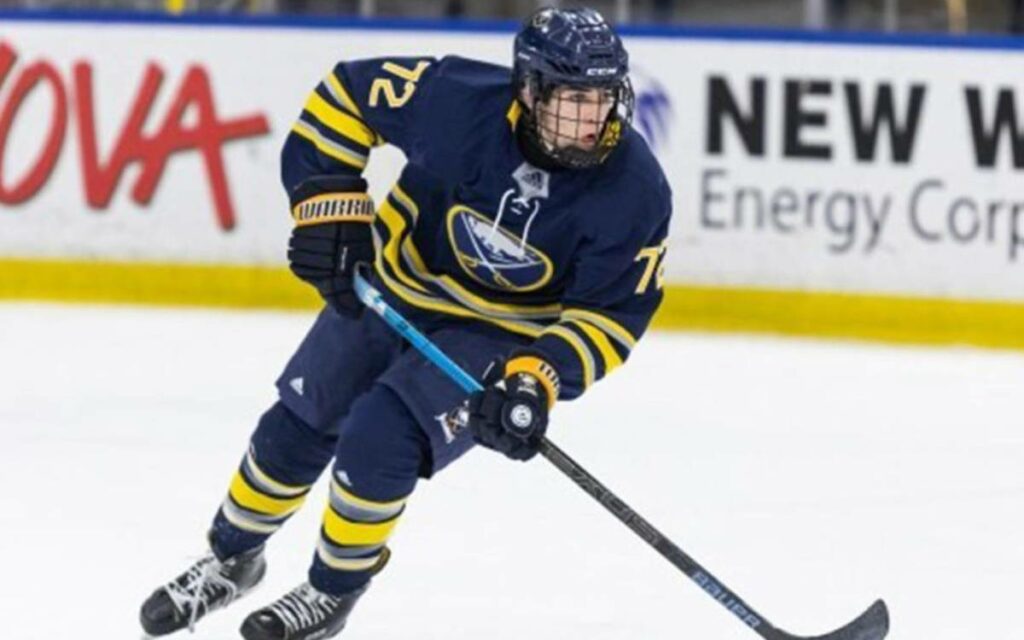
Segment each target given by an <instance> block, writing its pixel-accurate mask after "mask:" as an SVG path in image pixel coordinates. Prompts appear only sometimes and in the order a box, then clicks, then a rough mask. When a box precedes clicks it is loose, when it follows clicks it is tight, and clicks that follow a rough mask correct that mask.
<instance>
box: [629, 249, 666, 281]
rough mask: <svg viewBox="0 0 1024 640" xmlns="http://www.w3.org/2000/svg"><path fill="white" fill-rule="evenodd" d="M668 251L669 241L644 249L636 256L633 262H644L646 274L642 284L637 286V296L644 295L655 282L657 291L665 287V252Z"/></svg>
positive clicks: (642, 278)
mask: <svg viewBox="0 0 1024 640" xmlns="http://www.w3.org/2000/svg"><path fill="white" fill-rule="evenodd" d="M667 249H668V241H667V240H666V241H665V242H662V243H661V244H659V245H655V246H653V247H644V248H643V249H641V250H640V253H638V254H636V258H634V259H633V262H643V263H645V264H644V272H643V275H641V276H640V282H639V283H637V285H636V294H637V295H643V294H645V293H647V289H649V288H650V286H651V280H652V279H653V280H654V287H655V289H661V288H662V287H664V286H665V252H666V250H667Z"/></svg>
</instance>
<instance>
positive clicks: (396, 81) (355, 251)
mask: <svg viewBox="0 0 1024 640" xmlns="http://www.w3.org/2000/svg"><path fill="white" fill-rule="evenodd" d="M632 107H633V93H632V89H631V87H630V84H629V80H628V77H627V55H626V51H625V50H624V48H623V46H622V43H621V41H620V39H619V38H618V36H617V35H616V34H615V33H614V32H613V31H612V29H611V28H610V27H609V26H608V24H607V23H606V22H605V21H604V19H603V18H602V17H601V16H600V15H599V14H598V13H596V12H595V11H592V10H589V9H573V10H560V9H543V10H540V11H538V12H537V13H535V14H534V15H533V16H531V17H530V18H529V20H528V21H527V22H526V23H525V24H524V26H523V28H522V29H521V31H520V32H519V33H518V34H517V36H516V39H515V47H514V64H513V69H512V70H511V71H510V70H509V69H508V68H506V67H501V66H495V65H491V64H484V63H481V62H476V61H472V60H467V59H464V58H458V57H445V58H442V59H433V58H390V59H377V60H363V61H355V62H343V63H340V64H338V65H337V66H335V67H334V68H333V69H332V70H331V71H330V72H329V73H328V74H327V76H326V77H325V78H324V80H323V81H322V82H321V83H320V84H318V85H317V87H316V88H315V89H314V91H313V92H312V93H311V94H310V95H309V98H308V100H307V101H306V104H305V106H304V109H303V111H302V113H301V115H300V116H299V118H298V121H297V122H296V123H295V125H294V126H293V128H292V130H291V133H290V135H289V136H288V139H287V141H286V143H285V146H284V150H283V153H282V167H281V173H282V177H283V181H284V186H285V188H286V189H287V192H288V195H289V197H290V200H291V205H292V216H293V218H294V221H295V227H294V230H293V232H292V235H291V239H290V243H289V251H288V259H289V261H290V266H291V269H292V271H293V272H294V273H295V275H297V276H298V277H299V278H301V279H303V280H305V281H306V282H308V283H310V284H311V285H313V286H314V287H316V289H317V290H318V291H319V292H320V294H321V295H322V296H323V298H324V299H325V301H326V302H327V305H326V306H325V308H324V310H323V311H322V312H321V313H320V315H319V317H318V318H317V320H316V322H315V324H314V325H313V327H312V329H311V330H310V332H309V334H308V335H307V336H306V338H305V340H304V341H303V342H302V344H301V345H300V347H299V349H298V351H297V352H296V353H295V355H294V356H293V357H292V359H291V361H290V362H289V363H288V365H287V366H286V368H285V371H284V373H283V374H282V376H281V377H280V379H279V380H278V389H279V392H280V400H279V401H278V402H277V403H276V404H274V405H273V406H272V407H271V408H270V409H269V410H268V411H267V412H266V413H265V414H264V415H263V416H262V417H261V419H260V421H259V423H258V425H257V427H256V430H255V432H254V433H253V435H252V438H251V440H250V442H249V447H248V451H247V452H246V453H245V456H244V457H243V458H242V461H241V464H240V466H239V468H238V470H237V472H236V473H235V475H234V478H233V480H232V481H231V484H230V488H229V491H228V495H227V496H226V497H225V499H224V502H223V503H222V505H221V507H220V509H219V510H218V512H217V514H216V516H215V518H214V521H213V525H212V527H211V529H210V531H209V533H208V540H209V544H210V547H211V549H210V552H209V553H208V554H207V555H206V556H205V557H203V558H202V559H201V560H199V561H198V562H197V563H196V564H194V565H193V566H192V567H190V568H189V569H188V570H187V571H186V572H185V573H183V574H181V575H180V576H178V577H177V578H175V579H174V580H172V581H171V582H169V583H168V584H166V585H165V586H163V587H161V588H159V589H157V590H156V591H155V592H154V593H153V595H152V596H150V598H149V599H148V600H146V602H145V603H144V604H143V605H142V611H141V620H142V625H143V627H144V628H145V630H146V631H147V632H148V633H150V634H152V635H161V634H166V633H170V632H172V631H175V630H177V629H181V628H183V627H186V626H188V627H191V626H192V625H194V624H195V623H196V621H198V620H199V619H200V618H202V617H203V616H204V615H206V614H207V613H209V612H210V611H212V610H214V609H218V608H221V607H224V606H226V605H227V604H229V603H230V602H232V601H233V600H235V599H236V598H238V597H239V596H241V595H243V594H244V593H246V592H247V591H248V590H249V589H251V588H252V587H253V586H254V585H255V584H256V583H258V582H259V581H260V580H261V578H262V577H263V574H264V571H265V562H264V558H263V554H262V551H263V545H264V543H265V542H266V540H267V539H268V538H269V537H270V536H271V535H272V534H273V533H274V532H275V531H277V529H278V528H280V527H281V525H282V524H284V522H285V521H286V520H287V519H288V517H289V516H291V515H292V514H293V513H295V511H296V510H297V509H298V508H299V507H300V506H301V505H302V502H303V500H304V498H305V496H306V494H307V492H308V491H309V489H310V487H311V485H312V484H313V483H314V482H315V481H316V479H317V477H318V476H319V475H320V474H321V472H322V471H323V470H324V469H325V468H326V467H327V466H328V465H329V464H331V461H332V459H333V464H332V465H331V472H330V474H331V475H330V478H331V482H330V499H329V504H328V505H327V508H326V511H325V512H324V517H323V525H322V528H321V534H320V540H319V544H318V545H317V548H316V551H315V553H314V556H313V561H312V567H311V568H310V571H309V575H308V581H306V582H304V583H302V584H300V585H299V586H298V587H296V588H295V589H293V590H292V591H291V592H289V593H287V594H285V595H284V596H282V597H281V598H279V599H278V600H276V601H274V602H272V603H270V604H269V605H267V606H266V607H264V608H261V609H259V610H257V611H255V612H254V613H252V614H251V615H249V616H248V617H247V618H246V619H245V621H244V622H243V624H242V629H241V633H242V635H243V636H244V637H245V638H246V639H247V640H286V639H287V640H300V639H301V640H311V639H313V638H327V637H330V636H333V635H335V634H336V633H338V632H339V631H340V630H341V629H342V627H343V626H344V625H345V621H346V619H347V617H348V615H349V612H350V611H351V610H352V607H353V606H354V605H355V603H356V601H357V600H358V599H359V598H360V597H361V596H362V595H363V593H364V592H365V591H366V590H367V588H368V586H369V584H370V579H371V577H372V576H373V575H375V574H377V573H378V572H380V571H381V569H382V568H383V567H384V565H385V564H386V563H387V561H388V558H389V555H390V551H389V549H388V547H387V546H386V545H387V541H388V538H389V536H390V535H391V533H392V530H393V529H394V527H395V524H396V523H397V521H398V520H399V518H400V516H401V515H402V511H403V509H404V508H405V505H406V502H407V501H408V500H409V497H410V495H411V494H412V492H413V489H414V487H415V486H416V483H417V480H418V479H419V478H429V477H430V476H432V475H433V474H435V473H437V472H439V471H441V470H442V469H443V468H444V467H445V466H446V465H448V464H449V463H451V462H452V461H454V460H455V459H457V458H458V457H459V456H461V455H462V454H464V453H465V452H466V451H467V450H468V449H470V448H471V447H472V446H473V444H474V443H479V444H482V445H484V446H486V447H489V448H491V449H495V450H497V451H500V452H501V453H503V454H505V455H506V456H508V457H509V458H512V459H516V460H527V459H529V458H530V457H531V456H533V455H534V454H535V453H536V449H537V445H538V443H539V441H540V439H541V438H542V436H543V435H544V433H545V429H546V427H547V421H548V412H549V410H550V409H551V407H552V406H553V405H554V404H555V402H556V401H557V400H569V399H572V398H575V397H577V396H579V395H580V394H581V393H583V392H584V391H585V390H586V389H588V388H589V387H590V386H591V385H592V384H593V383H594V382H595V381H596V380H598V379H600V378H602V377H603V376H605V375H607V374H608V373H609V372H611V371H612V370H613V369H615V368H616V367H618V366H619V365H621V364H622V363H623V362H624V361H625V359H626V357H627V356H628V355H629V352H630V350H631V349H632V348H633V346H634V345H635V344H636V341H637V340H638V339H639V338H640V336H641V335H642V334H643V333H644V331H645V329H646V327H647V324H648V322H649V320H650V318H651V316H652V315H653V313H654V311H655V309H656V308H657V307H658V304H659V302H660V300H661V295H662V294H661V291H660V289H661V270H660V266H661V264H660V263H661V260H662V258H663V255H664V252H665V237H666V233H667V229H668V223H669V216H670V210H671V196H670V192H669V187H668V185H667V184H666V181H665V178H664V175H663V173H662V171H661V168H660V167H659V166H658V163H657V161H656V160H655V159H654V157H653V155H652V154H651V152H650V151H649V150H648V147H647V145H646V144H645V142H644V140H643V139H642V138H641V137H640V136H639V135H638V134H636V133H635V131H634V130H633V129H632V128H631V126H630V120H631V115H632ZM384 143H390V144H393V145H396V146H398V147H399V148H400V149H401V150H402V151H403V152H404V153H405V155H406V157H407V160H408V161H407V164H406V165H405V167H404V169H403V170H402V173H401V176H400V177H399V179H398V181H397V183H396V184H395V185H394V187H393V188H392V190H391V192H390V193H389V194H388V196H387V197H386V198H385V199H384V201H383V202H382V203H380V206H379V207H377V208H376V209H375V208H374V206H373V204H372V203H371V201H370V198H369V196H368V195H367V193H366V182H365V181H364V180H363V179H362V178H361V177H360V174H361V172H362V170H363V168H364V167H365V165H366V162H367V155H368V153H369V150H370V149H371V148H372V147H375V146H378V145H381V144H384ZM361 262H365V263H370V264H372V265H373V267H374V269H373V278H374V282H375V285H376V286H377V287H378V288H379V289H381V290H382V291H383V292H384V294H385V295H386V296H387V297H388V299H389V302H390V303H392V304H393V305H395V306H396V307H397V308H398V309H399V310H400V311H401V312H402V313H403V314H405V315H406V316H407V317H409V318H410V319H411V321H412V322H414V323H415V324H416V325H417V326H418V327H419V328H420V330H422V331H423V332H424V333H427V334H428V335H429V336H430V338H431V339H432V340H433V341H434V342H435V343H436V344H437V345H438V346H440V347H441V348H442V349H443V350H445V351H446V352H447V353H448V355H450V356H451V357H452V358H453V359H455V360H456V361H457V362H458V363H459V364H460V365H461V366H462V367H464V368H465V369H466V370H467V371H469V372H471V373H473V374H474V375H477V376H480V377H482V378H483V379H484V385H485V390H484V391H482V392H478V393H476V394H473V395H472V396H471V397H470V398H469V399H468V400H467V398H466V397H465V395H464V393H463V392H461V391H460V389H459V388H458V386H456V384H455V383H453V382H451V381H450V380H448V378H447V377H446V376H445V374H444V373H442V372H441V371H440V370H438V369H436V368H435V367H433V366H431V365H429V364H428V363H427V362H426V361H425V360H424V359H423V358H422V357H421V356H420V355H419V354H418V353H417V352H415V351H414V350H411V349H409V348H407V347H406V345H405V344H403V342H402V340H401V339H400V338H399V337H398V336H397V335H396V334H394V333H393V332H392V331H391V330H390V329H389V328H388V327H387V326H386V325H385V324H384V323H383V322H382V321H381V320H380V319H379V318H377V316H376V315H374V314H372V313H363V312H362V311H363V310H362V308H361V305H360V302H359V301H358V299H357V298H356V296H355V294H354V291H353V281H352V277H353V268H354V266H355V265H356V264H358V263H361ZM460 407H464V408H467V409H468V412H466V411H463V412H462V413H463V415H467V414H468V428H466V429H462V430H455V429H453V428H452V420H450V419H449V415H450V413H451V411H452V410H453V409H457V408H460ZM526 409H528V411H527V410H526Z"/></svg>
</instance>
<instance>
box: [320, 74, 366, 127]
mask: <svg viewBox="0 0 1024 640" xmlns="http://www.w3.org/2000/svg"><path fill="white" fill-rule="evenodd" d="M327 84H328V85H329V86H330V88H331V89H332V90H333V91H332V93H333V94H334V95H336V96H338V99H339V100H341V106H343V107H345V108H346V109H348V110H349V111H351V112H352V113H353V114H355V116H356V117H357V118H359V119H360V120H363V119H364V118H363V112H362V111H360V110H359V105H357V104H356V101H355V100H353V99H352V96H350V95H349V94H348V91H346V90H345V85H343V84H342V83H341V80H338V76H336V75H334V72H333V71H331V72H330V73H328V74H327Z"/></svg>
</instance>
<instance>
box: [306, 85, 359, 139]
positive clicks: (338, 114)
mask: <svg viewBox="0 0 1024 640" xmlns="http://www.w3.org/2000/svg"><path fill="white" fill-rule="evenodd" d="M303 108H304V109H305V110H306V111H308V112H310V113H312V114H313V115H314V116H316V119H317V120H319V121H320V122H321V123H323V124H324V125H326V126H327V127H330V129H331V130H332V131H334V132H335V133H338V134H341V135H343V136H345V137H346V138H348V139H349V140H352V141H353V142H356V143H358V144H361V145H363V146H364V147H372V146H374V144H375V143H376V142H377V136H376V135H375V134H374V133H373V131H371V130H370V128H369V127H367V126H366V125H365V124H364V123H363V121H362V120H359V119H358V118H355V117H353V116H350V115H348V114H347V113H345V112H344V111H342V110H341V109H336V108H335V107H333V106H331V104H330V103H328V102H327V101H326V100H324V99H323V98H321V97H320V94H319V93H317V92H316V91H314V92H312V93H310V94H309V99H308V100H306V104H305V106H304V107H303Z"/></svg>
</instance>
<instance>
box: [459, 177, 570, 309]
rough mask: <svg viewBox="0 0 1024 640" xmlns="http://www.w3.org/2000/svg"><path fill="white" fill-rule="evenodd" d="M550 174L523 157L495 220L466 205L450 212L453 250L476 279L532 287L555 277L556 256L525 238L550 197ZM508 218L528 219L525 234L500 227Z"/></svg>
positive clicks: (494, 284)
mask: <svg viewBox="0 0 1024 640" xmlns="http://www.w3.org/2000/svg"><path fill="white" fill-rule="evenodd" d="M549 178H550V176H549V175H548V173H547V172H546V171H544V170H542V169H538V168H536V167H533V166H531V165H529V164H528V163H525V162H524V163H523V164H521V165H520V166H519V168H518V169H516V170H515V171H514V172H513V173H512V179H513V180H515V183H516V187H514V188H512V189H509V190H508V191H506V192H505V193H504V194H503V195H502V196H501V201H500V202H499V203H498V213H497V217H496V219H494V220H492V219H490V218H488V217H487V216H485V215H484V214H482V213H480V212H479V211H475V210H473V209H471V208H469V207H467V206H465V205H455V206H454V207H452V208H451V209H450V210H449V211H448V239H449V240H450V241H451V244H452V251H454V252H455V256H456V258H458V261H459V264H460V265H461V266H462V268H463V270H465V271H466V273H468V274H469V275H470V276H472V277H473V279H474V280H476V281H477V282H480V283H482V284H484V285H486V286H488V287H491V288H492V289H498V290H500V291H533V290H535V289H539V288H540V287H543V286H544V285H545V284H547V282H548V280H550V279H551V273H552V271H553V269H552V265H551V259H550V258H548V257H547V256H546V255H544V253H543V252H542V251H540V250H539V249H536V248H534V247H531V246H530V245H529V244H527V242H526V240H527V234H529V230H530V227H531V226H532V224H533V221H534V218H536V216H537V214H538V213H539V212H540V200H541V199H544V198H547V197H548V180H549ZM507 217H513V218H522V219H524V223H523V237H522V238H520V237H518V236H516V235H515V234H513V233H512V232H510V231H508V230H506V229H504V228H503V227H502V226H501V221H502V220H503V219H505V218H507Z"/></svg>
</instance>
